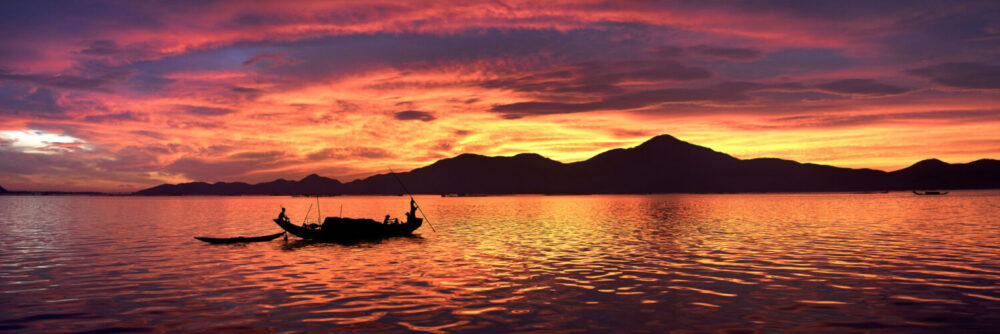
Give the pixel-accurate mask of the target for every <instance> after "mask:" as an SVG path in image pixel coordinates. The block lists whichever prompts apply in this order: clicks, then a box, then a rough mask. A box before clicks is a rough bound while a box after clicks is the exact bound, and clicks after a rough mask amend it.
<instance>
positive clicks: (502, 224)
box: [0, 191, 1000, 333]
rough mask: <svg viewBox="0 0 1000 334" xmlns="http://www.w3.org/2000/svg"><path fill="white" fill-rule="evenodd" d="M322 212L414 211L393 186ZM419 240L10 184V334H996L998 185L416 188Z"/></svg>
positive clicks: (226, 208) (176, 201) (2, 293)
mask: <svg viewBox="0 0 1000 334" xmlns="http://www.w3.org/2000/svg"><path fill="white" fill-rule="evenodd" d="M320 201H321V202H322V214H323V215H324V216H330V215H338V214H339V210H340V208H341V205H342V206H343V215H345V216H350V217H370V218H380V217H382V216H384V215H385V214H386V213H392V214H393V215H394V216H402V214H403V212H404V211H405V210H406V209H407V205H408V199H407V198H406V197H395V196H384V197H378V196H357V197H324V198H321V199H320ZM417 201H418V203H420V204H421V205H422V206H423V208H424V211H425V212H426V213H427V215H428V216H429V217H430V222H431V223H432V224H433V225H434V227H435V228H436V229H437V232H434V231H432V230H431V229H430V228H429V227H428V226H427V224H426V223H425V224H424V226H423V227H421V228H420V229H419V230H417V234H418V235H419V236H417V237H413V238H396V239H389V240H385V241H382V242H369V243H360V244H355V245H340V244H316V243H308V242H303V241H300V240H296V238H294V237H290V238H289V240H288V241H287V242H286V241H283V240H281V239H278V240H275V241H271V242H263V243H252V244H243V245H210V244H206V243H203V242H200V241H197V240H195V239H193V238H192V237H194V236H223V237H224V236H237V235H244V236H252V235H264V234H271V233H275V232H278V231H280V230H279V229H278V227H277V226H276V225H275V224H274V223H273V222H272V221H271V220H270V219H272V218H273V217H274V216H276V215H277V213H278V211H279V206H281V205H284V206H285V207H287V208H288V213H289V216H291V219H292V220H293V221H301V220H302V219H303V215H304V214H305V212H306V211H307V209H308V208H309V206H310V205H313V206H314V207H313V208H312V212H311V217H310V218H309V219H312V220H315V219H316V217H315V214H316V208H315V203H316V199H315V198H303V197H86V196H80V197H77V196H47V197H41V196H3V197H0V331H16V332H30V333H38V332H78V331H81V332H82V331H99V332H118V331H128V332H132V331H155V332H185V331H199V330H208V331H219V330H224V331H250V332H301V331H365V332H367V331H375V332H404V331H424V332H432V333H444V332H483V331H486V332H527V331H536V330H545V329H560V330H565V331H567V332H576V331H586V332H606V331H612V332H623V331H631V332H657V333H659V332H666V331H675V330H676V331H684V330H689V331H695V332H703V331H711V332H716V331H722V332H726V331H731V332H745V331H807V332H822V331H829V332H844V331H869V330H875V331H894V332H895V331H906V332H940V331H965V332H986V331H989V330H991V329H992V330H996V328H998V326H1000V216H998V215H997V213H998V212H1000V192H998V191H959V192H952V193H951V194H949V195H946V196H915V195H913V194H910V193H889V194H766V195H761V194H741V195H621V196H499V197H463V198H442V197H437V196H418V197H417Z"/></svg>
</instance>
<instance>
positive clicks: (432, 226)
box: [389, 167, 437, 233]
mask: <svg viewBox="0 0 1000 334" xmlns="http://www.w3.org/2000/svg"><path fill="white" fill-rule="evenodd" d="M389 174H392V177H394V178H396V181H399V185H400V186H402V187H403V191H406V194H407V195H409V196H410V200H411V201H413V203H414V204H417V200H415V199H413V194H411V193H410V190H409V189H406V185H405V184H403V180H400V179H399V176H396V172H394V171H392V167H389ZM417 210H420V215H421V216H424V220H426V221H427V226H430V227H431V231H434V232H435V233H436V232H437V230H435V229H434V225H432V224H431V220H430V218H427V214H426V213H424V209H422V208H420V204H417Z"/></svg>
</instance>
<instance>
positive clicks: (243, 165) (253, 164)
mask: <svg viewBox="0 0 1000 334" xmlns="http://www.w3.org/2000/svg"><path fill="white" fill-rule="evenodd" d="M299 163H300V161H299V160H295V159H286V154H285V153H284V152H281V151H259V152H257V151H254V152H240V153H236V154H232V155H230V156H228V157H225V158H217V159H203V158H195V157H184V158H180V159H177V160H175V161H174V162H172V163H170V164H168V165H167V166H166V167H164V168H163V171H166V172H169V173H178V174H182V175H184V176H186V177H188V178H190V179H194V180H199V181H218V180H241V179H244V178H246V177H247V176H248V175H251V174H254V173H255V172H258V171H264V170H268V169H273V168H280V167H283V166H289V165H295V164H299Z"/></svg>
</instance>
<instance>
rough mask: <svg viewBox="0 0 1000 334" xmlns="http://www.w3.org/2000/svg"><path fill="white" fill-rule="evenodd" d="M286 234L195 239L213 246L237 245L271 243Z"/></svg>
mask: <svg viewBox="0 0 1000 334" xmlns="http://www.w3.org/2000/svg"><path fill="white" fill-rule="evenodd" d="M284 234H285V232H281V233H275V234H270V235H264V236H259V237H235V238H210V237H194V238H195V239H198V240H201V241H204V242H207V243H211V244H236V243H243V242H261V241H271V240H274V239H277V238H279V237H281V236H282V235H284Z"/></svg>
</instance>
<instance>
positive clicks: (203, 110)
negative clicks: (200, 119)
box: [177, 105, 236, 116]
mask: <svg viewBox="0 0 1000 334" xmlns="http://www.w3.org/2000/svg"><path fill="white" fill-rule="evenodd" d="M177 110H179V111H181V112H184V113H188V114H192V115H200V116H219V115H226V114H231V113H234V112H236V110H235V109H230V108H216V107H204V106H189V105H178V106H177Z"/></svg>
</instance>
